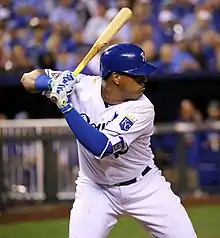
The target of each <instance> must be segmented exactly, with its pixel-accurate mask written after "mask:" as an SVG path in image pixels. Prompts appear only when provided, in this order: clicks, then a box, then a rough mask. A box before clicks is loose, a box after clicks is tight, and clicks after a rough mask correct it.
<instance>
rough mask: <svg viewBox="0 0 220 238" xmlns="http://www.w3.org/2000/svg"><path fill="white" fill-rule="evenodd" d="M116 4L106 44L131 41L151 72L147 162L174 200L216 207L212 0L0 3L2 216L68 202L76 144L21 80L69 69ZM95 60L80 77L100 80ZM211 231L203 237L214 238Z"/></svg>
mask: <svg viewBox="0 0 220 238" xmlns="http://www.w3.org/2000/svg"><path fill="white" fill-rule="evenodd" d="M124 6H127V7H130V8H131V9H132V11H133V16H132V19H131V20H130V21H129V22H128V23H127V24H126V25H125V26H124V27H123V28H122V29H121V31H120V32H119V33H118V34H117V35H116V36H115V37H114V39H113V40H112V41H111V42H110V44H115V43H120V42H123V43H124V42H132V43H135V44H137V45H139V46H141V47H142V48H143V49H144V51H145V54H146V57H147V59H148V60H149V62H151V63H152V64H153V65H155V66H157V67H158V71H157V73H156V74H154V75H152V76H151V77H149V80H148V82H147V85H146V88H147V89H146V92H145V94H146V95H147V96H148V97H149V98H150V99H151V101H152V102H153V104H154V105H155V111H156V118H155V123H156V126H155V135H154V136H153V138H152V149H153V150H154V153H155V162H156V164H157V165H158V166H159V168H160V169H161V170H162V171H163V173H164V175H165V177H166V178H167V180H168V181H170V182H171V183H172V188H173V189H174V191H175V192H176V193H177V194H178V195H179V196H181V198H183V199H188V198H190V199H192V200H193V201H194V200H195V201H197V202H196V203H199V201H201V199H202V201H207V203H212V202H213V200H212V199H214V198H215V201H218V204H219V200H218V195H219V194H220V0H1V1H0V102H1V103H0V211H2V214H8V212H9V213H10V212H11V211H12V210H13V209H15V207H17V205H19V206H21V204H23V205H27V204H38V203H40V204H41V203H42V204H45V203H48V202H50V203H51V202H56V204H57V203H58V202H61V201H62V202H63V201H70V202H71V201H72V200H73V199H74V191H75V185H74V181H75V179H76V177H77V172H78V157H77V148H76V141H75V138H74V136H73V135H72V134H71V133H70V131H69V129H68V128H67V127H66V124H65V121H64V120H63V119H62V115H61V114H60V112H59V110H58V109H57V108H56V106H55V105H54V104H53V103H51V102H50V101H49V100H48V99H46V98H44V97H43V96H42V95H40V94H29V93H27V92H26V91H25V90H24V88H23V87H22V86H21V85H20V78H21V76H22V74H23V73H25V72H29V71H31V70H33V69H35V68H38V69H45V68H47V69H53V70H65V69H69V70H74V69H75V67H76V66H77V65H78V63H79V62H80V61H81V60H82V58H83V57H84V56H85V54H86V53H87V52H88V50H89V49H90V47H91V45H92V44H93V43H94V42H95V40H96V39H97V38H98V36H99V35H100V34H101V33H102V31H103V30H104V29H105V27H106V26H107V25H108V23H109V22H110V21H111V19H112V18H113V17H114V16H115V15H116V14H117V12H118V11H119V10H120V9H121V8H122V7H124ZM99 57H100V55H97V56H96V57H95V58H94V59H93V60H92V61H91V62H90V63H89V64H88V65H87V66H86V67H85V69H84V70H83V73H85V74H90V75H99ZM216 197H217V198H216ZM206 214H208V212H207V211H206ZM210 216H214V213H212V214H211V215H210ZM200 217H201V216H200ZM10 219H11V218H10ZM218 221H219V215H218ZM198 223H199V224H201V222H198ZM205 223H207V221H206V222H205ZM212 224H214V223H213V222H212ZM218 224H219V222H218ZM216 227H217V228H216V234H218V235H216V234H214V233H213V234H214V235H212V236H211V237H216V238H218V237H220V236H219V234H220V231H219V226H216ZM217 229H218V231H217ZM211 231H212V232H213V231H214V228H211V229H210V232H211ZM201 234H205V233H204V232H203V233H202V232H201ZM207 234H208V235H207V236H201V237H210V234H211V233H207ZM7 237H9V236H7ZM31 237H33V236H32V235H31ZM53 237H56V235H54V236H53ZM114 237H117V236H114ZM119 237H120V238H122V237H123V235H121V236H119ZM126 237H128V235H127V236H126ZM135 237H138V236H135ZM140 237H142V236H140ZM143 237H145V236H143ZM4 238H6V236H4ZM138 238H139V237H138Z"/></svg>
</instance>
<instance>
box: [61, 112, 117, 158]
mask: <svg viewBox="0 0 220 238" xmlns="http://www.w3.org/2000/svg"><path fill="white" fill-rule="evenodd" d="M64 117H65V119H66V121H67V123H68V125H69V127H70V129H71V130H72V132H73V133H74V135H75V136H76V138H77V140H78V141H79V142H80V143H81V144H82V145H83V146H84V147H85V148H86V149H87V150H89V151H90V152H91V153H92V154H93V155H95V156H97V157H104V156H106V155H109V154H112V153H113V146H112V143H111V142H110V141H109V139H108V138H107V136H106V135H104V134H103V133H102V132H100V131H98V130H97V129H96V128H95V127H93V126H91V125H90V124H89V123H87V122H86V121H85V120H84V119H83V118H82V116H81V115H80V114H79V113H78V112H77V111H76V110H75V109H74V108H72V109H71V110H70V111H68V112H66V113H64Z"/></svg>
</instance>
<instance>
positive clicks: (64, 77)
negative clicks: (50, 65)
mask: <svg viewBox="0 0 220 238" xmlns="http://www.w3.org/2000/svg"><path fill="white" fill-rule="evenodd" d="M79 81H80V80H79V79H78V78H77V77H75V76H73V74H72V72H71V71H69V70H65V71H63V72H61V73H60V74H59V75H58V76H56V78H52V80H51V81H49V88H50V91H51V92H52V91H54V90H53V89H54V88H55V87H56V86H57V85H58V84H59V85H61V84H63V85H65V90H66V92H67V94H68V95H69V94H71V93H72V91H73V88H74V85H75V84H76V83H78V82H79Z"/></svg>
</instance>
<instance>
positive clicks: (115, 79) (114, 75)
mask: <svg viewBox="0 0 220 238" xmlns="http://www.w3.org/2000/svg"><path fill="white" fill-rule="evenodd" d="M112 81H113V82H114V83H115V84H117V85H119V84H120V75H119V74H118V73H116V72H114V73H112Z"/></svg>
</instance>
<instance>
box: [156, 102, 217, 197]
mask: <svg viewBox="0 0 220 238" xmlns="http://www.w3.org/2000/svg"><path fill="white" fill-rule="evenodd" d="M217 121H218V122H220V102H218V101H215V100H213V101H210V103H209V104H208V105H207V111H206V117H205V118H204V116H203V115H202V113H201V112H200V110H199V109H198V108H197V107H196V105H195V104H194V103H193V102H192V101H191V100H188V99H185V100H183V101H182V102H181V104H180V108H179V115H178V117H177V119H176V122H184V123H195V124H197V125H198V124H201V123H204V122H206V123H208V124H209V123H210V124H212V123H213V122H217ZM179 143H181V148H180V147H179V146H180V144H179ZM152 148H153V149H154V153H155V161H156V163H157V164H158V166H159V167H160V168H162V169H163V172H164V175H165V177H166V178H167V179H168V180H169V181H170V182H172V185H173V187H174V189H176V188H177V187H178V186H177V185H178V184H179V183H180V180H181V179H183V180H184V181H185V187H184V190H185V191H188V192H189V193H193V194H194V195H195V196H201V194H203V192H202V190H203V188H205V187H206V186H210V185H211V186H214V185H217V184H220V173H219V172H220V131H216V130H208V131H198V132H196V133H195V132H186V133H184V134H183V137H181V139H180V137H178V135H177V134H171V133H170V134H166V135H154V136H153V137H152ZM183 148H184V150H183ZM183 158H184V159H183ZM179 166H181V168H182V169H183V171H185V173H186V174H185V177H184V176H183V175H181V172H180V171H179V170H178V167H179ZM181 176H182V178H181ZM204 191H205V189H204Z"/></svg>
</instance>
